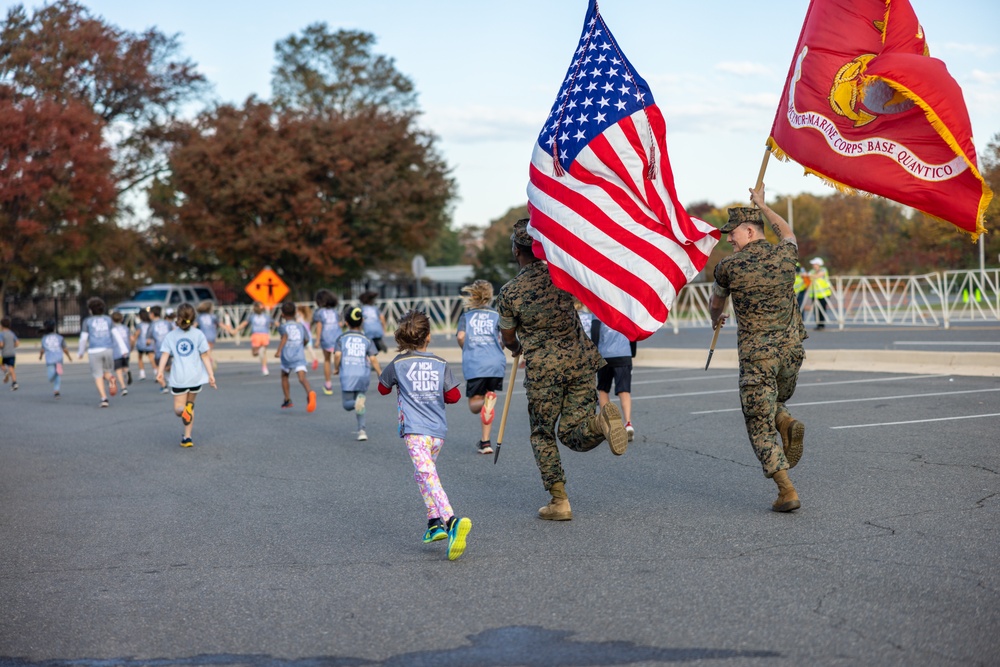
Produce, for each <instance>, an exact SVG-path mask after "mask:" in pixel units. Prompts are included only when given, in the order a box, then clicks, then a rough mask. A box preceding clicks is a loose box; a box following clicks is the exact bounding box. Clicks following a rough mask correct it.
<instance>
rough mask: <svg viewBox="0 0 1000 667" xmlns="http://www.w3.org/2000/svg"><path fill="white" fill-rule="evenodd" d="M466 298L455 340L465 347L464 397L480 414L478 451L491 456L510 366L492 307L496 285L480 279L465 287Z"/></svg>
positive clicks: (475, 413) (473, 409) (463, 355)
mask: <svg viewBox="0 0 1000 667" xmlns="http://www.w3.org/2000/svg"><path fill="white" fill-rule="evenodd" d="M462 294H464V295H465V296H464V297H463V298H462V300H463V301H464V302H465V308H466V310H465V312H463V313H462V314H461V316H459V318H458V333H457V334H456V336H455V338H456V339H457V340H458V346H459V347H460V348H462V375H464V376H465V395H466V396H468V398H469V410H470V411H471V412H472V414H474V415H479V420H480V422H482V427H483V429H482V431H483V432H482V435H481V437H480V439H479V444H478V445H476V450H477V451H478V452H479V453H480V454H492V453H493V445H492V443H491V442H490V429H491V428H492V426H491V425H492V424H493V414H494V407H495V406H496V402H497V394H496V392H498V391H503V372H504V369H505V368H506V367H507V359H506V357H504V351H503V343H502V342H501V340H500V327H499V326H498V325H497V322H498V321H499V320H500V315H499V314H498V313H497V311H495V310H493V309H492V308H490V303H491V302H492V301H493V285H491V284H490V283H489V281H486V280H477V281H475V282H474V283H472V284H471V285H466V286H465V287H463V288H462Z"/></svg>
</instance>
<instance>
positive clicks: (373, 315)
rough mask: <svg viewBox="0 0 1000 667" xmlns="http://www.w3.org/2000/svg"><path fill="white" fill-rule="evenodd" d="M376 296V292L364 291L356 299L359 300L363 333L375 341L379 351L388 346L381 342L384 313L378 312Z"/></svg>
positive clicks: (383, 333) (383, 329)
mask: <svg viewBox="0 0 1000 667" xmlns="http://www.w3.org/2000/svg"><path fill="white" fill-rule="evenodd" d="M377 297H378V292H364V293H363V294H362V295H361V296H359V297H358V301H360V302H361V316H362V317H363V318H364V321H365V324H364V327H363V329H364V332H365V335H366V336H368V337H369V338H370V339H371V341H372V342H373V343H375V347H377V348H378V350H379V352H386V351H388V349H389V348H387V347H386V346H385V343H384V342H382V337H383V336H385V315H383V314H382V313H380V312H379V309H378V306H376V305H375V299H376V298H377Z"/></svg>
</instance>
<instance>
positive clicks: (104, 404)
mask: <svg viewBox="0 0 1000 667" xmlns="http://www.w3.org/2000/svg"><path fill="white" fill-rule="evenodd" d="M110 406H111V404H110V403H108V399H106V398H102V399H101V407H102V408H107V407H110Z"/></svg>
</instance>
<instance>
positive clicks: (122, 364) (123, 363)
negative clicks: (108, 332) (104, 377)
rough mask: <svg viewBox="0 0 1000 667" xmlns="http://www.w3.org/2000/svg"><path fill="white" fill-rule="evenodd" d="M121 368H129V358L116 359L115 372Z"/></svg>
mask: <svg viewBox="0 0 1000 667" xmlns="http://www.w3.org/2000/svg"><path fill="white" fill-rule="evenodd" d="M119 368H124V369H127V368H128V357H118V358H117V359H115V370H118V369H119Z"/></svg>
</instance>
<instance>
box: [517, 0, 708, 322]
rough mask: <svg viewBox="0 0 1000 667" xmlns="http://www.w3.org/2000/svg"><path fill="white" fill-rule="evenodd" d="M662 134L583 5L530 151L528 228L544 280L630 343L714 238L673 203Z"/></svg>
mask: <svg viewBox="0 0 1000 667" xmlns="http://www.w3.org/2000/svg"><path fill="white" fill-rule="evenodd" d="M666 134H667V128H666V123H665V122H664V120H663V116H662V114H661V113H660V110H659V108H657V106H656V104H655V103H654V101H653V94H652V93H651V92H650V90H649V86H647V85H646V82H645V81H644V80H643V79H642V78H641V77H640V76H639V75H638V74H637V73H636V71H635V69H634V68H633V67H632V65H631V63H629V61H628V59H626V58H625V55H624V54H623V53H622V51H621V49H620V48H619V47H618V43H617V42H616V41H615V39H614V37H612V36H611V32H610V31H609V30H608V27H607V25H606V24H605V23H604V19H603V18H601V15H600V12H599V11H598V8H597V3H596V2H595V1H594V0H591V2H590V6H589V8H588V9H587V17H586V19H585V20H584V25H583V34H582V35H581V37H580V43H579V45H578V47H577V49H576V53H575V54H574V55H573V61H572V62H571V63H570V66H569V72H568V73H567V75H566V79H565V80H564V81H563V84H562V88H561V89H560V91H559V95H558V96H557V97H556V101H555V104H553V106H552V111H551V112H550V113H549V117H548V120H547V121H546V122H545V127H543V128H542V131H541V134H540V135H539V136H538V141H537V142H536V143H535V147H534V152H533V153H532V156H531V168H530V184H529V185H528V208H529V210H530V213H531V222H530V224H529V225H528V233H529V234H531V236H532V238H534V239H535V241H534V244H533V245H534V252H535V256H536V257H539V258H542V259H545V260H547V261H548V265H549V273H550V274H551V276H552V282H553V283H555V285H556V286H557V287H560V288H562V289H564V290H566V291H567V292H570V293H572V294H573V295H574V296H576V297H577V298H578V299H579V300H580V301H581V302H582V303H583V304H585V305H586V306H587V307H589V308H590V309H591V310H592V311H593V312H594V315H596V316H597V317H598V318H599V319H600V320H601V321H602V322H604V323H605V324H607V325H608V326H610V327H612V328H613V329H616V330H618V331H620V332H621V333H623V334H625V335H626V336H628V338H629V339H630V340H641V339H643V338H646V337H648V336H650V335H652V334H653V333H655V332H656V331H657V330H658V329H659V328H660V327H661V326H662V325H663V323H664V322H665V321H666V319H667V314H668V311H669V309H670V307H671V306H672V305H673V301H674V297H675V296H676V295H677V292H678V291H679V290H680V289H681V288H682V287H683V286H684V285H685V284H686V283H687V282H688V281H689V280H691V279H692V278H694V277H695V276H697V275H698V272H699V271H701V270H702V269H703V268H704V267H705V264H706V263H707V262H708V256H709V255H710V254H711V252H712V248H714V247H715V244H716V243H717V242H718V239H719V232H718V230H716V228H715V227H714V226H712V225H710V224H708V223H707V222H704V221H702V220H698V219H696V218H692V217H690V216H688V214H687V212H686V211H685V210H684V208H683V207H682V206H681V205H680V203H679V202H678V201H677V194H676V192H675V191H674V184H673V172H671V170H670V162H669V160H668V159H667V141H666Z"/></svg>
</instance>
